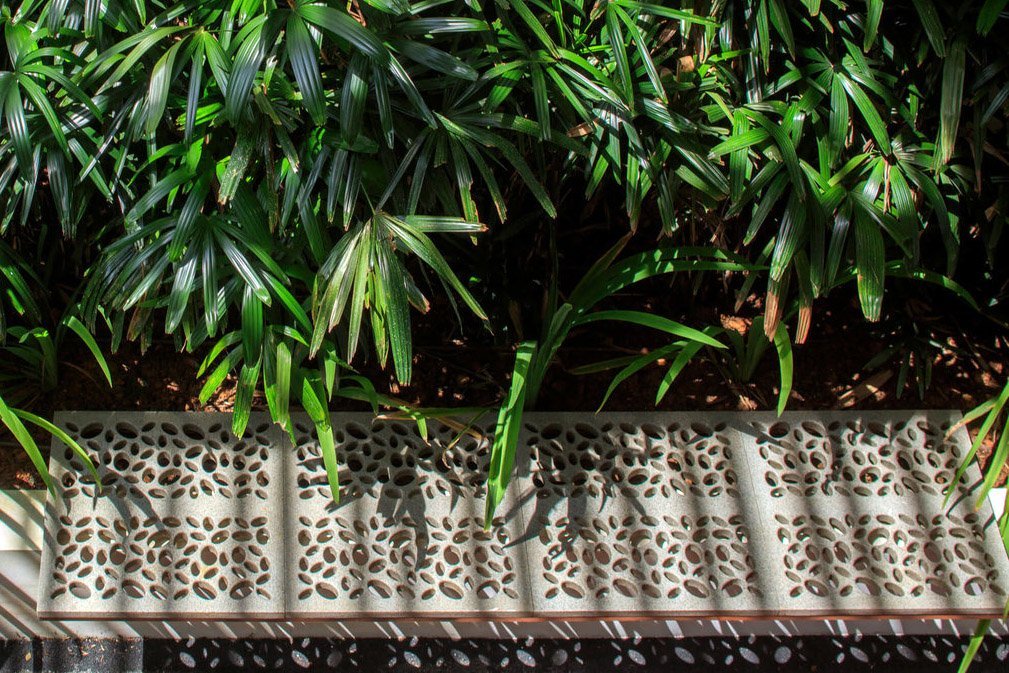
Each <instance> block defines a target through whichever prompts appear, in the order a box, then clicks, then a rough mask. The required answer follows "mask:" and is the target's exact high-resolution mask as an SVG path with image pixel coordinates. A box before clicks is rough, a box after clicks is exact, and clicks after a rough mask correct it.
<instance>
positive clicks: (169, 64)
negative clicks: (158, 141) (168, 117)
mask: <svg viewBox="0 0 1009 673" xmlns="http://www.w3.org/2000/svg"><path fill="white" fill-rule="evenodd" d="M183 44H184V42H181V41H180V42H176V43H175V44H173V45H172V46H171V47H170V48H169V49H168V51H166V52H165V53H164V54H163V55H162V56H161V58H159V59H158V60H157V62H156V63H155V64H154V67H153V68H151V81H150V84H149V85H148V88H147V109H146V111H145V115H144V117H145V124H144V128H145V129H146V131H147V134H148V135H154V132H155V131H157V129H158V125H159V124H161V118H162V117H163V116H164V114H165V107H166V106H167V104H168V90H169V88H170V87H171V85H172V81H173V79H174V76H175V73H174V70H175V57H176V55H178V53H179V48H180V47H181V46H182V45H183Z"/></svg>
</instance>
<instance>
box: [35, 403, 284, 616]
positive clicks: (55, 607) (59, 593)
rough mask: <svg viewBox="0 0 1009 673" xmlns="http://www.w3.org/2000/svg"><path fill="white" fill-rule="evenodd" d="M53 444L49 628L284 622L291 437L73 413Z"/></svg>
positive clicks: (225, 420) (273, 429)
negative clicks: (72, 445)
mask: <svg viewBox="0 0 1009 673" xmlns="http://www.w3.org/2000/svg"><path fill="white" fill-rule="evenodd" d="M57 422H58V423H59V424H60V425H61V426H62V427H64V428H65V429H66V430H67V432H68V433H69V434H70V435H71V436H72V437H74V438H75V439H76V440H77V441H78V443H79V444H80V445H81V446H82V447H84V448H85V449H86V450H87V451H88V452H89V453H90V454H91V456H92V459H93V460H94V461H95V463H96V466H97V467H98V473H99V476H100V478H101V487H102V488H101V492H100V493H98V492H97V491H98V489H97V488H96V484H95V482H94V479H93V477H92V475H91V474H90V473H89V472H88V471H86V470H85V469H84V467H83V465H82V463H81V461H80V459H79V458H78V457H77V456H76V455H75V454H74V453H73V452H71V451H70V450H69V448H67V447H65V446H63V445H62V444H59V443H55V442H54V448H53V452H52V458H51V465H50V470H51V472H52V475H53V479H54V480H55V481H56V482H57V483H58V484H60V487H61V488H60V493H61V496H62V497H61V498H60V499H59V500H57V501H54V500H53V499H52V498H50V499H49V502H48V503H47V506H46V533H45V540H44V544H43V547H42V569H43V570H42V579H43V581H42V583H41V589H40V593H39V597H38V612H39V615H40V616H42V617H47V618H56V617H58V618H63V619H66V618H75V617H76V618H92V619H102V618H107V619H116V618H123V617H132V618H147V619H161V618H168V617H174V616H200V617H206V618H221V619H259V618H265V619H270V618H280V617H282V616H283V599H284V587H283V579H284V576H285V573H284V569H283V567H282V566H283V530H284V520H283V517H284V502H285V499H286V496H287V488H286V485H285V479H284V474H283V461H282V460H281V456H280V455H278V454H279V452H280V451H281V450H282V449H281V445H282V431H281V430H280V428H279V427H278V426H276V425H273V424H272V423H270V419H269V418H268V417H267V416H264V415H261V414H256V415H254V416H253V417H252V419H251V420H250V421H249V425H248V428H247V429H246V431H245V434H244V435H243V436H242V437H234V436H233V435H232V433H231V429H230V428H231V418H230V416H229V415H226V414H196V413H185V414H167V413H122V412H117V413H66V414H60V415H58V417H57Z"/></svg>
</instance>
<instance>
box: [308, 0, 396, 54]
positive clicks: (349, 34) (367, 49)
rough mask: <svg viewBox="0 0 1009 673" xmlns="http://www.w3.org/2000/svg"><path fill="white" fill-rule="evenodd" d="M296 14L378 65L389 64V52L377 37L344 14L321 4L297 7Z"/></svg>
mask: <svg viewBox="0 0 1009 673" xmlns="http://www.w3.org/2000/svg"><path fill="white" fill-rule="evenodd" d="M297 13H298V14H300V15H301V18H303V19H304V20H305V21H307V22H308V23H310V24H312V25H313V26H317V27H319V28H321V29H323V30H324V31H326V32H328V33H331V34H333V35H335V36H336V37H339V38H341V39H343V40H346V41H347V42H349V43H350V44H351V46H352V47H354V48H355V49H357V50H359V51H361V52H362V53H364V55H365V56H367V57H368V58H370V59H373V60H374V61H376V62H378V63H379V64H381V65H385V64H386V63H388V62H389V50H388V49H386V47H385V45H384V44H382V41H381V40H380V39H379V38H378V36H376V35H375V34H374V33H373V32H372V31H371V30H370V29H368V28H365V27H364V26H362V25H361V24H359V23H358V22H357V21H355V20H354V19H352V18H351V17H350V16H348V15H347V14H346V13H345V12H342V11H340V10H338V9H335V8H333V7H328V6H326V5H322V4H306V5H301V6H300V7H298V8H297Z"/></svg>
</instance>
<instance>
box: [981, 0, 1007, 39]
mask: <svg viewBox="0 0 1009 673" xmlns="http://www.w3.org/2000/svg"><path fill="white" fill-rule="evenodd" d="M1006 2H1009V0H985V3H984V5H983V6H982V7H981V11H980V12H978V17H977V32H979V33H981V35H987V34H988V33H989V32H991V29H992V28H994V27H995V22H996V21H998V18H999V15H1000V14H1002V10H1004V9H1005V6H1006Z"/></svg>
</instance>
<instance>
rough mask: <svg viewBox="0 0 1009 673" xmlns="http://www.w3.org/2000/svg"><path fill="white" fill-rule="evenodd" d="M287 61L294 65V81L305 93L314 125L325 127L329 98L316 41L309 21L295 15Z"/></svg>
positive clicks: (289, 28) (290, 19)
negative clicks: (325, 89) (323, 88)
mask: <svg viewBox="0 0 1009 673" xmlns="http://www.w3.org/2000/svg"><path fill="white" fill-rule="evenodd" d="M287 57H288V58H289V59H290V61H291V69H292V70H294V78H295V80H297V82H298V88H299V89H300V90H301V96H302V100H303V101H304V104H305V109H306V110H308V114H309V115H310V116H311V117H312V121H314V122H315V123H316V124H319V125H322V124H325V123H326V97H325V94H324V93H323V90H322V77H321V75H320V74H319V61H318V58H317V56H316V45H315V40H313V39H312V35H311V34H310V33H309V31H308V27H307V26H306V25H305V21H304V20H303V19H302V18H301V17H300V16H299V15H298V14H296V13H294V12H292V13H291V15H290V16H289V17H288V19H287Z"/></svg>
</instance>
